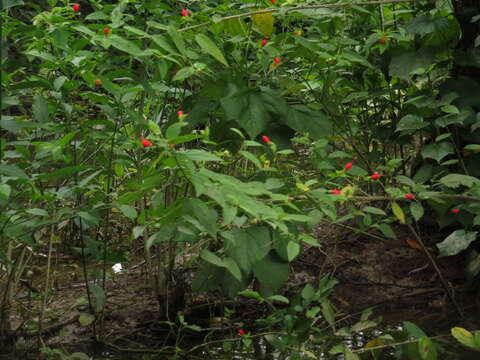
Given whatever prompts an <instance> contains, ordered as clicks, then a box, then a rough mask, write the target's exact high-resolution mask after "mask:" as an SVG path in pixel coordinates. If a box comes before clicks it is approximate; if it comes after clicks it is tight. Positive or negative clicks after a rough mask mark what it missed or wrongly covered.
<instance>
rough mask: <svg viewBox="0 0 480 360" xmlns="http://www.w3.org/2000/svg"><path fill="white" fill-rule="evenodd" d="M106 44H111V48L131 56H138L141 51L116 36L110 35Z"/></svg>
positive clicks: (136, 46) (133, 44)
mask: <svg viewBox="0 0 480 360" xmlns="http://www.w3.org/2000/svg"><path fill="white" fill-rule="evenodd" d="M108 43H110V44H112V46H113V47H115V48H117V49H118V50H120V51H123V52H126V53H127V54H130V55H132V56H138V55H140V54H141V52H142V50H141V49H140V48H139V47H138V45H137V44H136V43H134V42H133V41H130V40H127V39H124V38H122V37H120V36H118V35H110V36H109V37H108Z"/></svg>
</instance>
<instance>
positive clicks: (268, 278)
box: [253, 252, 290, 296]
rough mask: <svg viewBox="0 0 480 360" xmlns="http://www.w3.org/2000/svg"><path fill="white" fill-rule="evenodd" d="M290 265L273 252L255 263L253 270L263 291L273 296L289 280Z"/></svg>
mask: <svg viewBox="0 0 480 360" xmlns="http://www.w3.org/2000/svg"><path fill="white" fill-rule="evenodd" d="M289 270H290V266H289V264H288V262H284V261H281V260H280V259H279V258H278V257H277V256H276V255H275V254H274V253H273V252H270V253H269V254H268V255H267V256H265V257H264V258H263V259H262V260H260V261H258V262H257V263H255V264H254V265H253V272H254V274H255V277H256V278H257V279H258V281H259V283H260V289H261V293H262V295H264V296H271V295H273V294H274V293H276V292H277V291H278V290H279V289H280V287H282V285H283V284H285V282H286V281H287V280H288V274H289Z"/></svg>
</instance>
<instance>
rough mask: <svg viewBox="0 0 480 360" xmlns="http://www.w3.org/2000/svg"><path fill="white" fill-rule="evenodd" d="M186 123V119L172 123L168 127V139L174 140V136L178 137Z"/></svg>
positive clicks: (166, 134)
mask: <svg viewBox="0 0 480 360" xmlns="http://www.w3.org/2000/svg"><path fill="white" fill-rule="evenodd" d="M185 125H187V123H186V122H184V121H181V122H176V123H174V124H172V125H170V126H169V127H168V128H167V131H166V132H165V137H166V138H167V139H168V140H172V139H173V138H176V137H177V136H178V135H180V131H181V130H182V127H184V126H185Z"/></svg>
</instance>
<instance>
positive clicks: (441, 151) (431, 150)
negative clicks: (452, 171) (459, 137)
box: [422, 141, 455, 162]
mask: <svg viewBox="0 0 480 360" xmlns="http://www.w3.org/2000/svg"><path fill="white" fill-rule="evenodd" d="M453 153H455V149H454V147H453V145H452V143H450V142H446V141H445V142H440V143H435V144H429V145H427V146H425V147H424V148H423V149H422V156H423V158H424V159H428V158H430V159H434V160H436V161H437V162H440V161H441V160H442V159H443V158H444V157H445V156H448V155H450V154H453Z"/></svg>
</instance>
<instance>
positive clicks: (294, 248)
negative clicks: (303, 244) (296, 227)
mask: <svg viewBox="0 0 480 360" xmlns="http://www.w3.org/2000/svg"><path fill="white" fill-rule="evenodd" d="M298 254H300V245H299V244H298V243H297V242H295V241H289V242H288V244H287V257H288V261H292V260H293V259H295V258H296V257H297V256H298Z"/></svg>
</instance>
